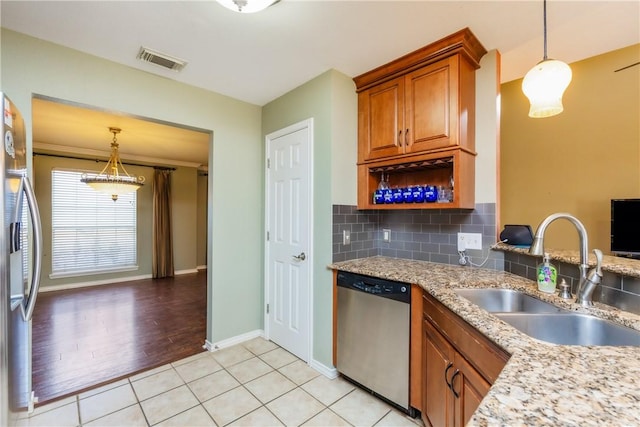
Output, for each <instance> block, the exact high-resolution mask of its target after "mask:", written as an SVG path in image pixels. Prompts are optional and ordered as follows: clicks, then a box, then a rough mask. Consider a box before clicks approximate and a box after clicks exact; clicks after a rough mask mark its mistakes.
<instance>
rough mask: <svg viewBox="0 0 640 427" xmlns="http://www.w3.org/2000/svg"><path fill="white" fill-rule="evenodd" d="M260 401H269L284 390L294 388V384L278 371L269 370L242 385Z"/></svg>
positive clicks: (283, 392)
mask: <svg viewBox="0 0 640 427" xmlns="http://www.w3.org/2000/svg"><path fill="white" fill-rule="evenodd" d="M244 386H245V387H246V388H247V390H249V391H250V392H251V393H252V394H253V395H254V396H255V397H257V398H258V399H259V400H260V401H261V402H262V403H267V402H271V401H272V400H273V399H275V398H276V397H280V396H282V395H283V394H285V393H286V392H288V391H290V390H293V389H294V388H296V385H295V384H294V383H293V382H292V381H291V380H289V379H288V378H287V377H285V376H284V375H282V374H281V373H280V372H278V371H273V372H269V373H268V374H266V375H263V376H261V377H259V378H256V379H255V380H253V381H249V382H248V383H246V384H245V385H244Z"/></svg>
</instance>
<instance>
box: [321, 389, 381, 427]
mask: <svg viewBox="0 0 640 427" xmlns="http://www.w3.org/2000/svg"><path fill="white" fill-rule="evenodd" d="M329 408H330V409H331V410H332V411H333V412H335V413H336V414H338V415H340V416H341V417H342V418H344V419H345V420H347V421H348V422H350V423H351V424H353V425H356V426H372V425H374V424H375V423H377V422H378V421H380V420H381V419H382V417H384V416H385V415H386V414H387V413H388V412H389V411H390V410H391V407H390V406H389V405H387V404H386V403H384V402H383V401H382V400H380V399H378V398H376V397H374V396H372V395H370V394H368V393H365V392H364V391H362V390H360V389H359V388H356V389H355V390H353V391H352V392H351V393H349V394H348V395H346V396H345V397H343V398H342V399H340V400H338V401H337V402H336V403H334V404H333V405H331V406H330V407H329Z"/></svg>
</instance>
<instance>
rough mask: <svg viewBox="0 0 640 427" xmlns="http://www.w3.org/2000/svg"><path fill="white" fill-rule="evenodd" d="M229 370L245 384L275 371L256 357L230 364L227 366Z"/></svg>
mask: <svg viewBox="0 0 640 427" xmlns="http://www.w3.org/2000/svg"><path fill="white" fill-rule="evenodd" d="M227 371H229V373H230V374H231V375H233V376H234V377H235V378H236V379H237V380H238V381H240V383H241V384H244V383H246V382H249V381H251V380H253V379H256V378H258V377H260V376H262V375H264V374H266V373H268V372H271V371H273V369H272V368H271V367H270V366H269V365H267V364H266V363H264V362H263V361H262V360H260V359H259V358H257V357H254V358H252V359H249V360H245V361H244V362H240V363H238V364H237V365H233V366H230V367H229V368H227Z"/></svg>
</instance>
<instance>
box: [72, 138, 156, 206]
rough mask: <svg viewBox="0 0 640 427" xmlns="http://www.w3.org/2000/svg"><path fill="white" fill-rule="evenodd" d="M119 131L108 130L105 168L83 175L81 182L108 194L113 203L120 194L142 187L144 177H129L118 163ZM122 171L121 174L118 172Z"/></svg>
mask: <svg viewBox="0 0 640 427" xmlns="http://www.w3.org/2000/svg"><path fill="white" fill-rule="evenodd" d="M120 131H121V129H119V128H113V127H111V128H109V132H111V133H113V141H112V142H111V156H110V157H109V161H108V162H107V164H106V166H105V167H104V169H102V171H101V172H100V173H95V174H91V173H84V174H82V178H81V179H80V181H81V182H84V183H85V184H87V185H88V186H89V187H91V188H93V189H94V190H96V191H99V192H101V193H105V194H110V195H111V199H112V200H113V201H114V202H115V201H116V200H118V196H119V195H120V194H127V193H131V192H133V191H136V190H138V189H139V188H140V187H142V186H143V185H144V180H145V179H144V176H138V177H135V176H131V175H129V174H128V173H127V170H126V169H125V168H124V166H123V165H122V161H120V155H119V153H118V148H119V145H118V141H117V138H116V135H117V134H119V133H120ZM120 170H122V172H121V171H120Z"/></svg>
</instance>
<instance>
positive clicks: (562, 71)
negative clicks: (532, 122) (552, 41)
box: [522, 0, 572, 118]
mask: <svg viewBox="0 0 640 427" xmlns="http://www.w3.org/2000/svg"><path fill="white" fill-rule="evenodd" d="M543 7H544V9H543V16H544V57H543V59H542V61H540V62H538V63H537V64H536V65H535V66H534V67H533V68H531V69H530V70H529V72H527V74H526V75H525V76H524V79H523V80H522V92H524V94H525V95H526V97H527V98H529V103H530V104H531V105H530V108H529V117H533V118H543V117H551V116H555V115H556V114H560V113H562V111H563V110H564V107H563V105H562V95H563V94H564V91H565V90H566V89H567V87H568V86H569V83H571V78H572V73H571V68H570V67H569V66H568V65H567V64H565V63H564V62H562V61H558V60H556V59H548V58H547V0H544V6H543Z"/></svg>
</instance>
